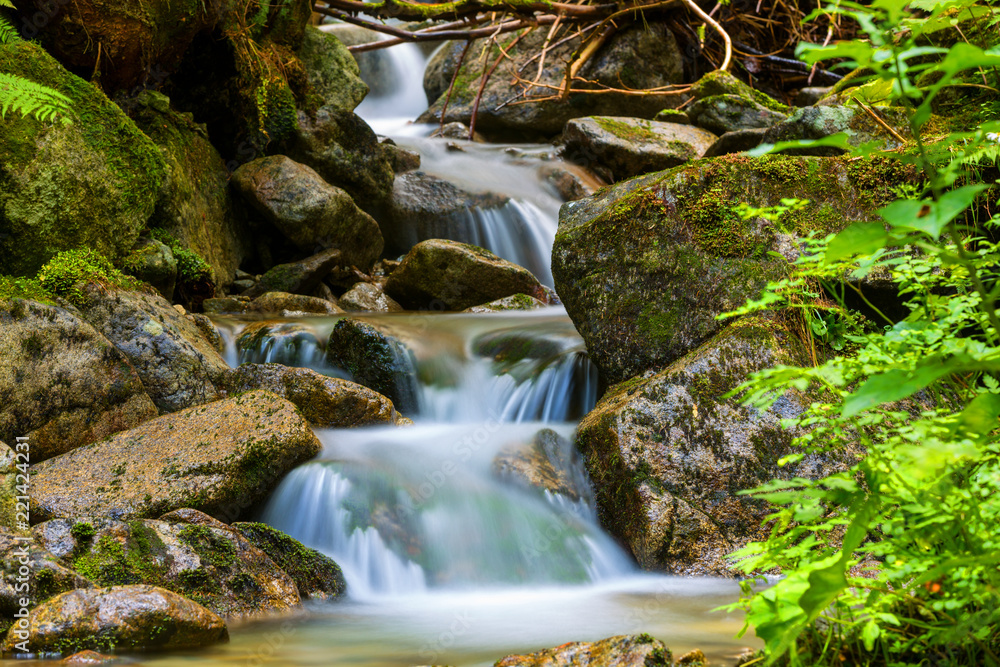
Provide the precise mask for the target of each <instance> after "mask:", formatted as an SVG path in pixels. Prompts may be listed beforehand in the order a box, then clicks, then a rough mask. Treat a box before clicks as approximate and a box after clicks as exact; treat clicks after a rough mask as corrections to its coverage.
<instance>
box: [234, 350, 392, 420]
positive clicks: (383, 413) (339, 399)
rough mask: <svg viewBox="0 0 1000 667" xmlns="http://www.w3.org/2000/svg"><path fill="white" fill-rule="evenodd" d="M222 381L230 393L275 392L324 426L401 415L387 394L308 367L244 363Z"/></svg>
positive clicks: (386, 418)
mask: <svg viewBox="0 0 1000 667" xmlns="http://www.w3.org/2000/svg"><path fill="white" fill-rule="evenodd" d="M221 385H222V386H223V387H224V388H225V390H226V391H227V392H229V393H231V394H239V393H242V392H246V391H254V390H257V389H264V390H266V391H269V392H272V393H274V394H276V395H278V396H281V397H282V398H286V399H288V400H289V401H291V402H292V403H294V404H295V406H296V407H297V408H298V409H299V412H300V413H302V416H303V417H305V418H306V419H308V420H309V423H311V424H312V425H314V426H319V427H323V428H351V427H355V426H370V425H373V424H395V423H396V421H397V419H398V418H399V415H398V414H397V413H396V409H395V407H393V404H392V401H390V400H389V399H388V398H386V397H385V396H383V395H381V394H379V393H376V392H374V391H372V390H371V389H369V388H367V387H364V386H362V385H359V384H355V383H354V382H348V381H347V380H341V379H339V378H331V377H326V376H325V375H320V374H319V373H317V372H316V371H313V370H310V369H308V368H289V367H288V366H282V365H281V364H243V365H242V366H239V367H238V368H234V369H233V370H232V371H230V372H229V373H228V374H227V375H226V376H225V378H224V379H223V380H222V382H221Z"/></svg>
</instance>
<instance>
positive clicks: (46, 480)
mask: <svg viewBox="0 0 1000 667" xmlns="http://www.w3.org/2000/svg"><path fill="white" fill-rule="evenodd" d="M320 449H321V446H320V443H319V441H318V440H317V439H316V436H315V434H314V433H313V431H312V429H311V428H310V426H309V424H308V422H306V420H305V419H304V418H303V417H302V415H300V414H299V413H298V411H297V410H296V408H295V406H294V405H293V404H292V403H290V402H288V401H286V400H284V399H282V398H279V397H278V396H275V395H274V394H271V393H268V392H266V391H254V392H250V393H247V394H243V395H241V396H238V397H235V398H229V399H226V400H221V401H216V402H215V403H210V404H208V405H203V406H198V407H194V408H189V409H187V410H184V411H182V412H177V413H173V414H169V415H164V416H162V417H158V418H156V419H153V420H150V421H148V422H145V423H144V424H142V425H140V426H138V427H136V428H134V429H131V430H129V431H124V432H122V433H118V434H116V435H113V436H111V437H109V438H107V439H105V440H103V441H101V442H97V443H94V444H91V445H86V446H84V447H80V448H78V449H75V450H73V451H71V452H69V453H66V454H62V455H60V456H57V457H55V458H52V459H49V460H48V461H43V462H42V463H39V464H38V465H36V466H34V468H33V469H32V480H31V481H32V484H31V489H30V497H31V503H32V507H33V512H32V517H31V518H32V520H33V521H35V522H42V521H47V520H49V519H54V518H73V517H80V516H92V517H102V516H103V517H114V518H118V519H123V520H124V519H141V518H155V517H158V516H160V515H162V514H164V513H165V512H169V511H172V510H175V509H179V508H182V507H190V508H193V509H197V510H199V511H202V512H205V513H206V514H209V515H211V516H214V517H216V518H218V519H221V520H224V521H232V520H234V519H237V518H239V517H240V516H242V515H243V514H244V513H247V512H249V511H250V509H251V508H252V507H253V506H254V505H255V504H256V503H258V502H260V501H262V500H263V499H264V498H266V497H267V494H268V493H270V492H271V491H272V490H273V489H274V488H275V487H276V486H277V485H278V483H279V482H280V481H281V478H282V477H283V476H284V475H285V473H287V472H288V471H289V470H291V469H292V468H294V467H295V466H297V465H299V464H300V463H303V462H304V461H307V460H308V459H310V458H312V457H313V456H315V455H316V454H318V453H319V451H320ZM67 480H69V482H67Z"/></svg>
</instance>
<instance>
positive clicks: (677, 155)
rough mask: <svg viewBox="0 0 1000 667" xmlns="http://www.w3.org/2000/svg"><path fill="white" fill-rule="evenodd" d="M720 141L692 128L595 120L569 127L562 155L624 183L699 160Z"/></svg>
mask: <svg viewBox="0 0 1000 667" xmlns="http://www.w3.org/2000/svg"><path fill="white" fill-rule="evenodd" d="M717 138H718V137H716V136H715V135H714V134H712V133H711V132H706V131H705V130H702V129H699V128H697V127H691V126H690V125H678V124H675V123H661V122H656V121H649V120H642V119H639V118H614V117H610V116H591V117H588V118H577V119H575V120H571V121H569V122H568V123H566V128H565V129H564V130H563V139H562V140H563V151H562V153H563V157H564V158H566V159H567V160H569V161H570V162H573V163H576V164H582V165H584V166H588V167H592V166H593V165H594V163H597V164H599V165H600V166H602V167H604V168H606V169H607V170H608V171H609V172H610V173H611V176H612V177H613V178H614V179H615V180H618V181H620V180H623V179H626V178H630V177H632V176H637V175H639V174H643V173H646V172H650V171H661V170H663V169H669V168H671V167H676V166H678V165H680V164H684V163H685V162H687V161H689V160H692V159H694V158H699V157H701V156H702V155H704V154H705V151H706V150H708V148H709V146H711V145H712V144H713V143H715V140H716V139H717Z"/></svg>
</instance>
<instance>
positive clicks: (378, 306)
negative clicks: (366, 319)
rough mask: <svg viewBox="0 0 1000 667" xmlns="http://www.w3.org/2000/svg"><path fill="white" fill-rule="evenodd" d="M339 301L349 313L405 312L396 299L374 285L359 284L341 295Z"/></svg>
mask: <svg viewBox="0 0 1000 667" xmlns="http://www.w3.org/2000/svg"><path fill="white" fill-rule="evenodd" d="M337 301H338V303H339V304H340V307H341V308H343V309H344V310H346V311H348V312H350V311H361V312H368V313H398V312H401V311H402V310H403V307H402V306H401V305H399V304H398V303H396V300H395V299H393V298H391V297H389V296H386V293H385V292H383V291H382V288H381V287H380V286H379V285H376V284H373V283H358V284H357V285H355V286H354V287H352V288H351V289H349V290H347V291H346V292H344V293H343V294H341V295H340V298H339V299H338V300H337Z"/></svg>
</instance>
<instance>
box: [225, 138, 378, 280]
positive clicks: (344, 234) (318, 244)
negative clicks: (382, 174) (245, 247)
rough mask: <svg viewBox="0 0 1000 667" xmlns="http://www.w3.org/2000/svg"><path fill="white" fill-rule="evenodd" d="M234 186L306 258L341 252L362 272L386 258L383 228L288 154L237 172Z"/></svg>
mask: <svg viewBox="0 0 1000 667" xmlns="http://www.w3.org/2000/svg"><path fill="white" fill-rule="evenodd" d="M233 184H234V185H235V187H236V189H237V190H238V191H239V192H240V194H242V195H243V198H244V199H245V200H246V201H247V203H249V204H250V205H251V206H252V207H253V208H254V210H255V211H256V212H257V213H258V214H259V215H260V216H262V217H263V218H264V220H265V221H266V222H267V223H269V224H271V225H273V226H274V228H275V229H277V230H278V231H280V232H281V234H282V235H283V236H284V237H285V238H286V239H287V240H288V241H289V242H291V243H292V244H293V245H294V246H295V247H296V248H297V249H298V250H299V251H301V252H303V253H308V252H316V251H318V250H322V249H325V248H338V249H339V250H340V251H341V253H342V258H343V261H344V262H345V263H346V264H348V265H354V266H357V267H358V268H360V269H362V270H367V269H369V268H371V266H372V264H373V263H374V262H375V260H376V259H378V257H379V255H380V254H381V253H382V246H383V242H382V234H381V232H380V231H379V227H378V223H377V222H375V220H374V219H373V218H372V217H371V216H369V215H368V214H367V213H365V212H364V211H362V210H361V209H360V208H358V206H357V205H356V204H355V203H354V201H353V200H352V199H351V196H350V195H349V194H347V193H346V192H344V191H343V190H341V189H340V188H338V187H334V186H333V185H330V184H329V183H327V182H326V181H324V180H323V178H321V177H320V175H319V174H317V173H316V172H315V171H313V170H312V169H311V168H309V167H307V166H306V165H304V164H299V163H297V162H294V161H292V160H290V159H289V158H287V157H285V156H283V155H275V156H272V157H266V158H260V159H258V160H254V161H253V162H250V163H248V164H245V165H243V166H241V167H240V168H239V169H237V170H236V172H235V173H234V174H233ZM300 256H301V255H300Z"/></svg>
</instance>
